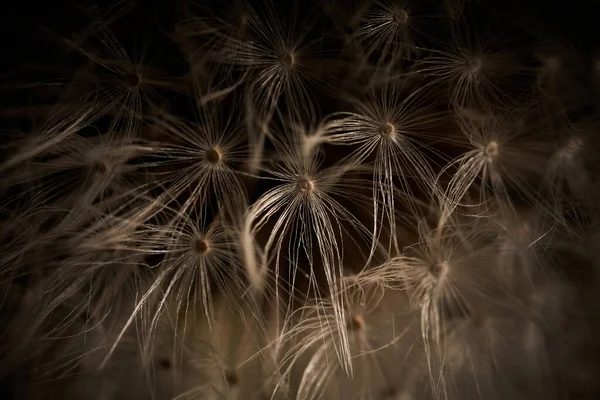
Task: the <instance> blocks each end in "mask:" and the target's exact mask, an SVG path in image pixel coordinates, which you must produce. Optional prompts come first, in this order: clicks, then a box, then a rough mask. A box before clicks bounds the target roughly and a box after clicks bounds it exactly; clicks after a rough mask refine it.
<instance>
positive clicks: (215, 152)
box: [204, 147, 223, 165]
mask: <svg viewBox="0 0 600 400" xmlns="http://www.w3.org/2000/svg"><path fill="white" fill-rule="evenodd" d="M204 158H205V159H206V161H208V162H209V163H210V164H213V165H216V164H218V163H219V162H220V161H221V160H222V159H223V154H222V153H221V152H220V151H219V149H217V148H215V147H212V148H210V149H208V150H206V152H205V153H204Z"/></svg>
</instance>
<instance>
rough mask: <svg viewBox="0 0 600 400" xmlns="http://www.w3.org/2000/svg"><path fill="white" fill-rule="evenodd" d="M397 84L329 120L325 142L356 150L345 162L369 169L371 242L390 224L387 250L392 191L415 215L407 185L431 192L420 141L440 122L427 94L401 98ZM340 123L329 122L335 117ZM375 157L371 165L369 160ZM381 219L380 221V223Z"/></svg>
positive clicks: (392, 240)
mask: <svg viewBox="0 0 600 400" xmlns="http://www.w3.org/2000/svg"><path fill="white" fill-rule="evenodd" d="M402 89H403V88H402V87H401V86H399V85H396V84H389V85H386V86H385V87H384V88H383V89H382V90H381V92H379V91H377V90H374V89H373V90H371V91H370V92H369V93H368V97H367V99H366V100H365V101H361V102H359V103H358V104H357V105H356V106H357V111H356V112H344V113H340V114H336V115H334V116H332V122H331V123H330V125H329V127H328V135H327V139H328V141H329V142H330V143H333V144H338V145H346V146H357V149H356V151H353V152H352V153H351V154H350V155H349V156H348V157H346V158H345V160H347V162H350V163H353V164H356V165H361V164H367V163H368V165H371V164H374V165H373V186H372V190H373V205H374V210H373V216H374V220H373V237H374V238H375V241H378V240H379V236H380V234H381V230H382V222H384V221H385V222H386V223H387V224H388V225H389V230H390V232H391V238H390V243H389V247H394V248H395V250H397V251H398V252H399V249H398V248H397V238H396V217H395V213H396V204H397V203H396V200H395V197H396V195H395V189H396V188H397V189H398V190H401V191H402V192H403V193H405V194H407V195H408V196H407V200H408V203H407V204H408V208H409V209H410V210H411V211H413V212H414V213H415V214H416V215H418V214H419V213H418V211H417V209H416V204H415V202H411V201H410V195H411V194H412V193H413V189H412V188H411V185H410V183H409V181H410V182H415V184H416V186H417V187H418V188H421V189H422V190H424V191H425V192H426V193H431V191H432V186H431V185H432V184H433V182H434V181H435V178H434V177H433V171H432V166H431V165H430V163H429V161H428V158H427V156H426V155H425V151H427V150H428V148H427V146H426V145H425V144H424V143H423V139H424V138H426V137H427V136H428V135H429V134H428V133H427V129H428V128H430V127H431V126H432V125H434V124H435V122H436V120H439V119H440V117H441V116H440V114H438V113H436V112H435V111H434V110H433V109H432V106H431V103H429V104H427V99H428V97H427V91H426V90H419V89H417V90H415V91H413V92H412V93H407V94H404V93H403V90H402ZM338 116H339V117H342V118H341V119H339V120H338V119H333V118H336V117H338ZM371 158H374V161H371ZM380 219H381V220H380Z"/></svg>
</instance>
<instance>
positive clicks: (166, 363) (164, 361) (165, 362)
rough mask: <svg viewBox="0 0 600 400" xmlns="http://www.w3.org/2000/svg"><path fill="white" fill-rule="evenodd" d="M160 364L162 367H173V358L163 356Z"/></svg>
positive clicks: (159, 361)
mask: <svg viewBox="0 0 600 400" xmlns="http://www.w3.org/2000/svg"><path fill="white" fill-rule="evenodd" d="M158 365H160V367H161V368H163V369H171V366H172V363H171V360H169V359H168V358H166V357H163V358H161V359H159V360H158Z"/></svg>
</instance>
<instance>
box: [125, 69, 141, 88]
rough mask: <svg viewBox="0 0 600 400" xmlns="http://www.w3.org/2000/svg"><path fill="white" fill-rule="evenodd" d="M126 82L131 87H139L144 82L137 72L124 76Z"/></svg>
mask: <svg viewBox="0 0 600 400" xmlns="http://www.w3.org/2000/svg"><path fill="white" fill-rule="evenodd" d="M123 80H124V81H125V84H126V85H127V86H130V87H138V86H140V85H141V83H142V77H141V76H140V74H138V73H137V72H130V73H128V74H126V75H125V76H124V77H123Z"/></svg>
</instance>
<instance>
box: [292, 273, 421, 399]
mask: <svg viewBox="0 0 600 400" xmlns="http://www.w3.org/2000/svg"><path fill="white" fill-rule="evenodd" d="M363 277H367V275H362V274H359V276H357V277H356V279H352V280H349V281H346V284H345V285H344V288H343V289H342V291H341V292H339V293H338V294H336V295H337V296H341V297H344V298H345V299H347V301H345V302H344V304H345V305H344V307H345V312H344V314H345V320H346V324H345V326H339V325H338V323H337V321H336V318H337V317H336V316H335V311H334V305H333V304H334V303H335V300H332V299H325V300H316V301H315V304H312V303H311V304H308V305H306V306H304V307H303V308H301V309H299V310H298V311H297V312H296V313H294V316H295V315H298V317H299V320H298V321H297V322H295V318H291V319H290V324H289V326H288V327H285V328H284V332H283V335H284V338H285V344H284V348H285V349H287V350H286V351H285V353H283V354H284V359H283V360H282V361H281V363H282V365H284V366H286V369H285V370H284V373H285V374H286V375H287V374H290V376H291V377H293V376H294V375H299V377H298V378H296V379H292V382H293V381H295V380H298V382H297V385H298V389H297V393H298V398H299V399H312V398H316V397H327V398H347V399H359V398H365V397H373V396H375V395H376V394H378V393H380V392H381V391H383V390H384V389H386V388H388V387H390V386H392V385H394V384H395V383H397V382H398V381H399V380H400V379H401V378H400V377H401V376H402V374H403V373H405V372H406V371H403V370H402V368H397V369H395V370H393V371H390V370H388V369H386V368H385V365H387V362H391V360H394V359H396V357H407V358H410V359H412V358H413V356H412V353H413V352H415V346H416V343H414V342H413V338H414V336H412V337H411V335H415V334H417V332H415V331H414V328H415V327H416V323H415V322H416V321H411V318H410V317H409V316H406V315H403V314H404V311H403V309H402V307H403V305H402V303H403V301H405V300H406V299H405V298H404V297H403V295H402V294H401V293H400V292H395V291H391V290H389V289H386V288H385V282H384V281H383V280H381V279H378V278H376V277H373V279H370V278H367V280H366V281H364V280H363ZM340 329H343V330H344V331H345V332H346V333H347V335H348V340H349V345H350V354H351V359H350V360H351V365H352V368H351V369H350V370H348V369H347V367H345V366H344V364H345V362H346V361H344V360H343V359H340V357H343V354H342V353H341V352H340V350H341V349H340V348H339V347H338V344H337V340H336V337H337V336H338V335H340V331H339V330H340ZM415 353H416V352H415ZM306 356H309V358H308V360H307V361H303V360H304V358H305V357H306Z"/></svg>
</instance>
